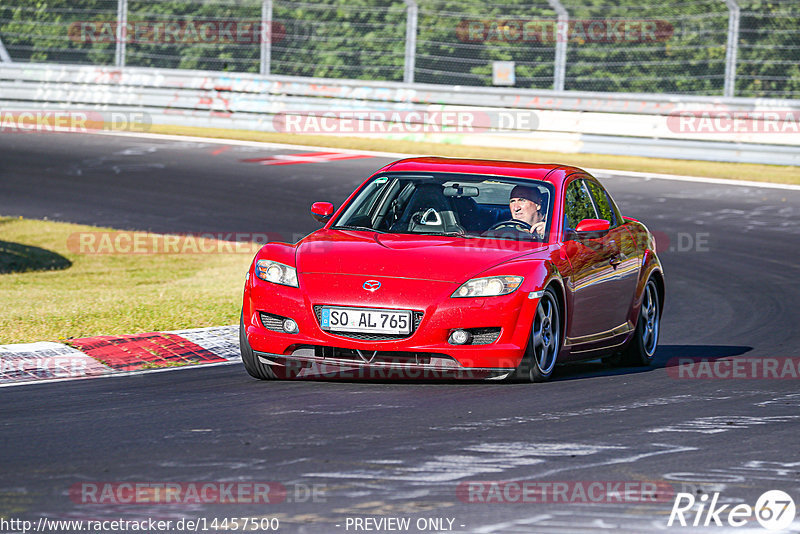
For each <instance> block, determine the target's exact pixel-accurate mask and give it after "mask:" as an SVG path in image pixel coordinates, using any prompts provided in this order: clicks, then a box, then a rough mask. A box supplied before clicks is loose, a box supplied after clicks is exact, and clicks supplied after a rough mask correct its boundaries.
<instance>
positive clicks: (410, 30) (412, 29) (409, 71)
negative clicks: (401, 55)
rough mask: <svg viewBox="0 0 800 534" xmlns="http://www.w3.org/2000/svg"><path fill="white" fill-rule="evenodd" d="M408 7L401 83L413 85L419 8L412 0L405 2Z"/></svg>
mask: <svg viewBox="0 0 800 534" xmlns="http://www.w3.org/2000/svg"><path fill="white" fill-rule="evenodd" d="M405 2H406V5H407V6H408V12H407V14H406V57H405V69H404V70H403V81H404V82H405V83H414V62H415V60H416V57H417V14H418V11H419V8H418V7H417V3H416V2H415V1H414V0H405Z"/></svg>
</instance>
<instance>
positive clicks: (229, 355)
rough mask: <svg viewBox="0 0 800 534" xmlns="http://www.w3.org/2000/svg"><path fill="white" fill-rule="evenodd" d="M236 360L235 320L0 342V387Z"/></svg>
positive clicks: (220, 363) (237, 348)
mask: <svg viewBox="0 0 800 534" xmlns="http://www.w3.org/2000/svg"><path fill="white" fill-rule="evenodd" d="M240 361H241V355H240V352H239V327H238V326H219V327H212V328H194V329H190V330H174V331H168V332H146V333H142V334H132V335H121V336H95V337H87V338H79V339H70V340H69V341H68V344H64V343H53V342H50V341H39V342H37V343H22V344H17V345H0V387H4V386H14V385H21V384H31V383H36V382H42V381H64V380H78V379H84V378H100V377H109V376H120V375H124V374H131V373H141V372H154V371H164V370H172V369H186V368H192V367H194V366H196V365H199V364H205V365H208V364H216V365H224V364H229V363H237V362H240Z"/></svg>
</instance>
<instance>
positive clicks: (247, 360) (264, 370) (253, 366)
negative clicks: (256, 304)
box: [239, 313, 277, 380]
mask: <svg viewBox="0 0 800 534" xmlns="http://www.w3.org/2000/svg"><path fill="white" fill-rule="evenodd" d="M239 351H240V352H241V353H242V363H244V368H245V369H246V370H247V373H248V374H249V375H250V376H252V377H253V378H258V379H259V380H274V379H275V378H277V377H276V376H275V373H274V372H272V369H270V368H269V366H268V365H264V364H263V363H261V361H260V360H259V359H258V356H256V355H255V353H254V352H253V349H252V347H250V342H248V341H247V334H246V331H245V328H244V313H242V315H241V316H240V317H239Z"/></svg>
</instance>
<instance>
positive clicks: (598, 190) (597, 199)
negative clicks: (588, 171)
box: [585, 180, 618, 226]
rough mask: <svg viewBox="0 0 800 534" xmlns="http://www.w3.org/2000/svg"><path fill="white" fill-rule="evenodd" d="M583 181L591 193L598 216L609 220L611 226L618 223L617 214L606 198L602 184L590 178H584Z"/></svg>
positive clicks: (606, 194)
mask: <svg viewBox="0 0 800 534" xmlns="http://www.w3.org/2000/svg"><path fill="white" fill-rule="evenodd" d="M585 182H586V186H587V187H588V188H589V191H591V193H592V198H593V199H594V205H595V207H596V208H597V213H598V215H599V216H600V218H601V219H605V220H607V221H609V222H610V223H611V226H616V225H617V224H618V221H617V214H616V213H615V212H614V207H613V206H612V205H611V200H610V199H609V198H608V193H606V190H605V189H603V186H602V185H600V184H598V183H597V182H594V181H592V180H585Z"/></svg>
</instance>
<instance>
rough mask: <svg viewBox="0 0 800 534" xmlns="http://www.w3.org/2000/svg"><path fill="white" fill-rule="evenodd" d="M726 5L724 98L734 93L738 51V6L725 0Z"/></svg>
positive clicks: (730, 0) (731, 0) (734, 1)
mask: <svg viewBox="0 0 800 534" xmlns="http://www.w3.org/2000/svg"><path fill="white" fill-rule="evenodd" d="M725 3H726V4H728V43H727V46H726V47H725V89H724V92H723V94H724V95H725V96H726V97H733V96H734V94H735V93H736V53H737V52H738V50H739V11H740V10H739V4H737V3H736V0H725Z"/></svg>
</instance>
